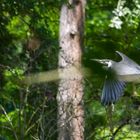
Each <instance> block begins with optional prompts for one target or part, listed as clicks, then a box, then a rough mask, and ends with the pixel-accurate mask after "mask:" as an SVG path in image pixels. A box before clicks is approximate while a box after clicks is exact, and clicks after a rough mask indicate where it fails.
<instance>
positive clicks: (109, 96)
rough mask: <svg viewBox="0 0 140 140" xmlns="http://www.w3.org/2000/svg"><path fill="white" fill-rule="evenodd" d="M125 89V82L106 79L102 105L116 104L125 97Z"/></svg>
mask: <svg viewBox="0 0 140 140" xmlns="http://www.w3.org/2000/svg"><path fill="white" fill-rule="evenodd" d="M124 88H125V82H123V81H119V80H116V79H110V78H108V77H106V80H105V83H104V87H103V91H102V96H101V103H102V104H103V105H110V104H112V103H115V102H116V101H117V100H118V99H119V98H120V97H121V96H122V95H123V92H124Z"/></svg>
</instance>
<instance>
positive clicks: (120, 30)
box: [0, 0, 140, 140]
mask: <svg viewBox="0 0 140 140" xmlns="http://www.w3.org/2000/svg"><path fill="white" fill-rule="evenodd" d="M65 2H66V0H55V1H54V0H38V1H36V0H30V1H28V0H23V1H18V0H1V1H0V11H1V12H0V140H23V139H24V140H39V139H40V140H44V139H46V140H56V139H57V104H56V94H57V87H58V82H57V81H53V82H43V83H38V84H32V85H30V86H27V85H23V84H22V83H21V82H17V81H20V80H22V78H23V77H24V76H25V75H27V74H32V73H34V74H35V73H40V72H44V71H46V72H47V71H49V70H54V69H57V67H58V53H59V17H60V9H61V6H62V4H63V3H65ZM83 46H84V47H83V48H82V49H83V55H82V65H83V67H86V68H88V69H90V71H91V76H89V77H84V108H85V139H86V140H109V138H110V131H109V125H108V121H109V117H108V115H107V112H106V109H105V107H103V106H102V105H101V103H100V96H101V90H102V86H103V80H104V78H105V77H104V71H102V69H101V66H100V65H98V64H96V63H94V62H92V61H91V59H92V58H110V59H113V60H119V57H118V56H117V55H116V54H115V51H116V50H118V51H121V52H123V53H124V54H126V55H127V56H129V57H130V58H132V59H133V60H134V61H136V62H137V63H139V64H140V2H139V1H138V0H127V1H125V0H119V2H118V1H114V0H108V1H107V0H100V1H99V0H88V1H87V5H86V18H85V34H84V45H83ZM19 79H20V80H19ZM139 112H140V87H139V85H138V84H137V85H134V84H128V85H127V87H126V90H125V94H124V96H123V97H122V98H121V99H120V100H119V101H118V102H117V103H116V104H115V111H114V113H113V117H112V118H113V122H112V123H113V126H114V128H115V130H116V134H115V140H120V139H122V140H138V139H139V138H140V132H139V129H140V113H139Z"/></svg>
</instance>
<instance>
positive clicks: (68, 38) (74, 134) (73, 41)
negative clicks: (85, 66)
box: [57, 0, 85, 140]
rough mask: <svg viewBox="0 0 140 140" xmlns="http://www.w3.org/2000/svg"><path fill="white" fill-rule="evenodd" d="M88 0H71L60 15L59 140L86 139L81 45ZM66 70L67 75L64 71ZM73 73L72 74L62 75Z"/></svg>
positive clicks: (63, 7)
mask: <svg viewBox="0 0 140 140" xmlns="http://www.w3.org/2000/svg"><path fill="white" fill-rule="evenodd" d="M84 8H85V0H69V4H67V5H63V6H62V9H61V16H60V52H59V68H60V69H61V70H59V74H60V78H61V80H60V82H59V89H58V94H57V103H58V140H83V139H84V119H83V117H84V110H83V99H82V98H83V85H82V74H81V73H80V67H81V54H82V52H81V46H82V43H83V28H84ZM62 73H63V74H62ZM67 74H71V77H69V76H68V77H66V76H62V75H67Z"/></svg>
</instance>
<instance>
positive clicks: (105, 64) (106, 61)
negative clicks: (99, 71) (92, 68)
mask: <svg viewBox="0 0 140 140" xmlns="http://www.w3.org/2000/svg"><path fill="white" fill-rule="evenodd" d="M92 60H93V61H95V62H98V63H100V64H102V65H103V67H104V68H106V69H107V68H110V67H111V66H112V63H113V61H112V60H110V59H92Z"/></svg>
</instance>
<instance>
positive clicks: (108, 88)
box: [92, 51, 140, 106]
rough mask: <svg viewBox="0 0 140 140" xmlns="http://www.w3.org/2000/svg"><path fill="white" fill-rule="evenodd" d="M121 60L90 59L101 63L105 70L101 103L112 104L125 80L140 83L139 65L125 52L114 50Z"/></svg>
mask: <svg viewBox="0 0 140 140" xmlns="http://www.w3.org/2000/svg"><path fill="white" fill-rule="evenodd" d="M116 53H117V54H118V55H119V56H120V57H121V61H119V62H116V61H113V60H110V59H92V60H94V61H96V62H98V63H101V64H102V65H103V67H104V69H105V70H106V71H107V74H106V77H105V82H104V86H103V90H102V96H101V103H102V104H103V105H104V106H106V105H111V104H114V103H115V102H116V101H117V100H118V99H119V98H120V97H121V96H122V95H123V93H124V89H125V85H126V83H127V82H133V83H140V66H139V65H138V64H137V63H136V62H134V61H133V60H132V59H130V58H128V57H127V56H126V55H125V54H123V53H121V52H119V51H116Z"/></svg>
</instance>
